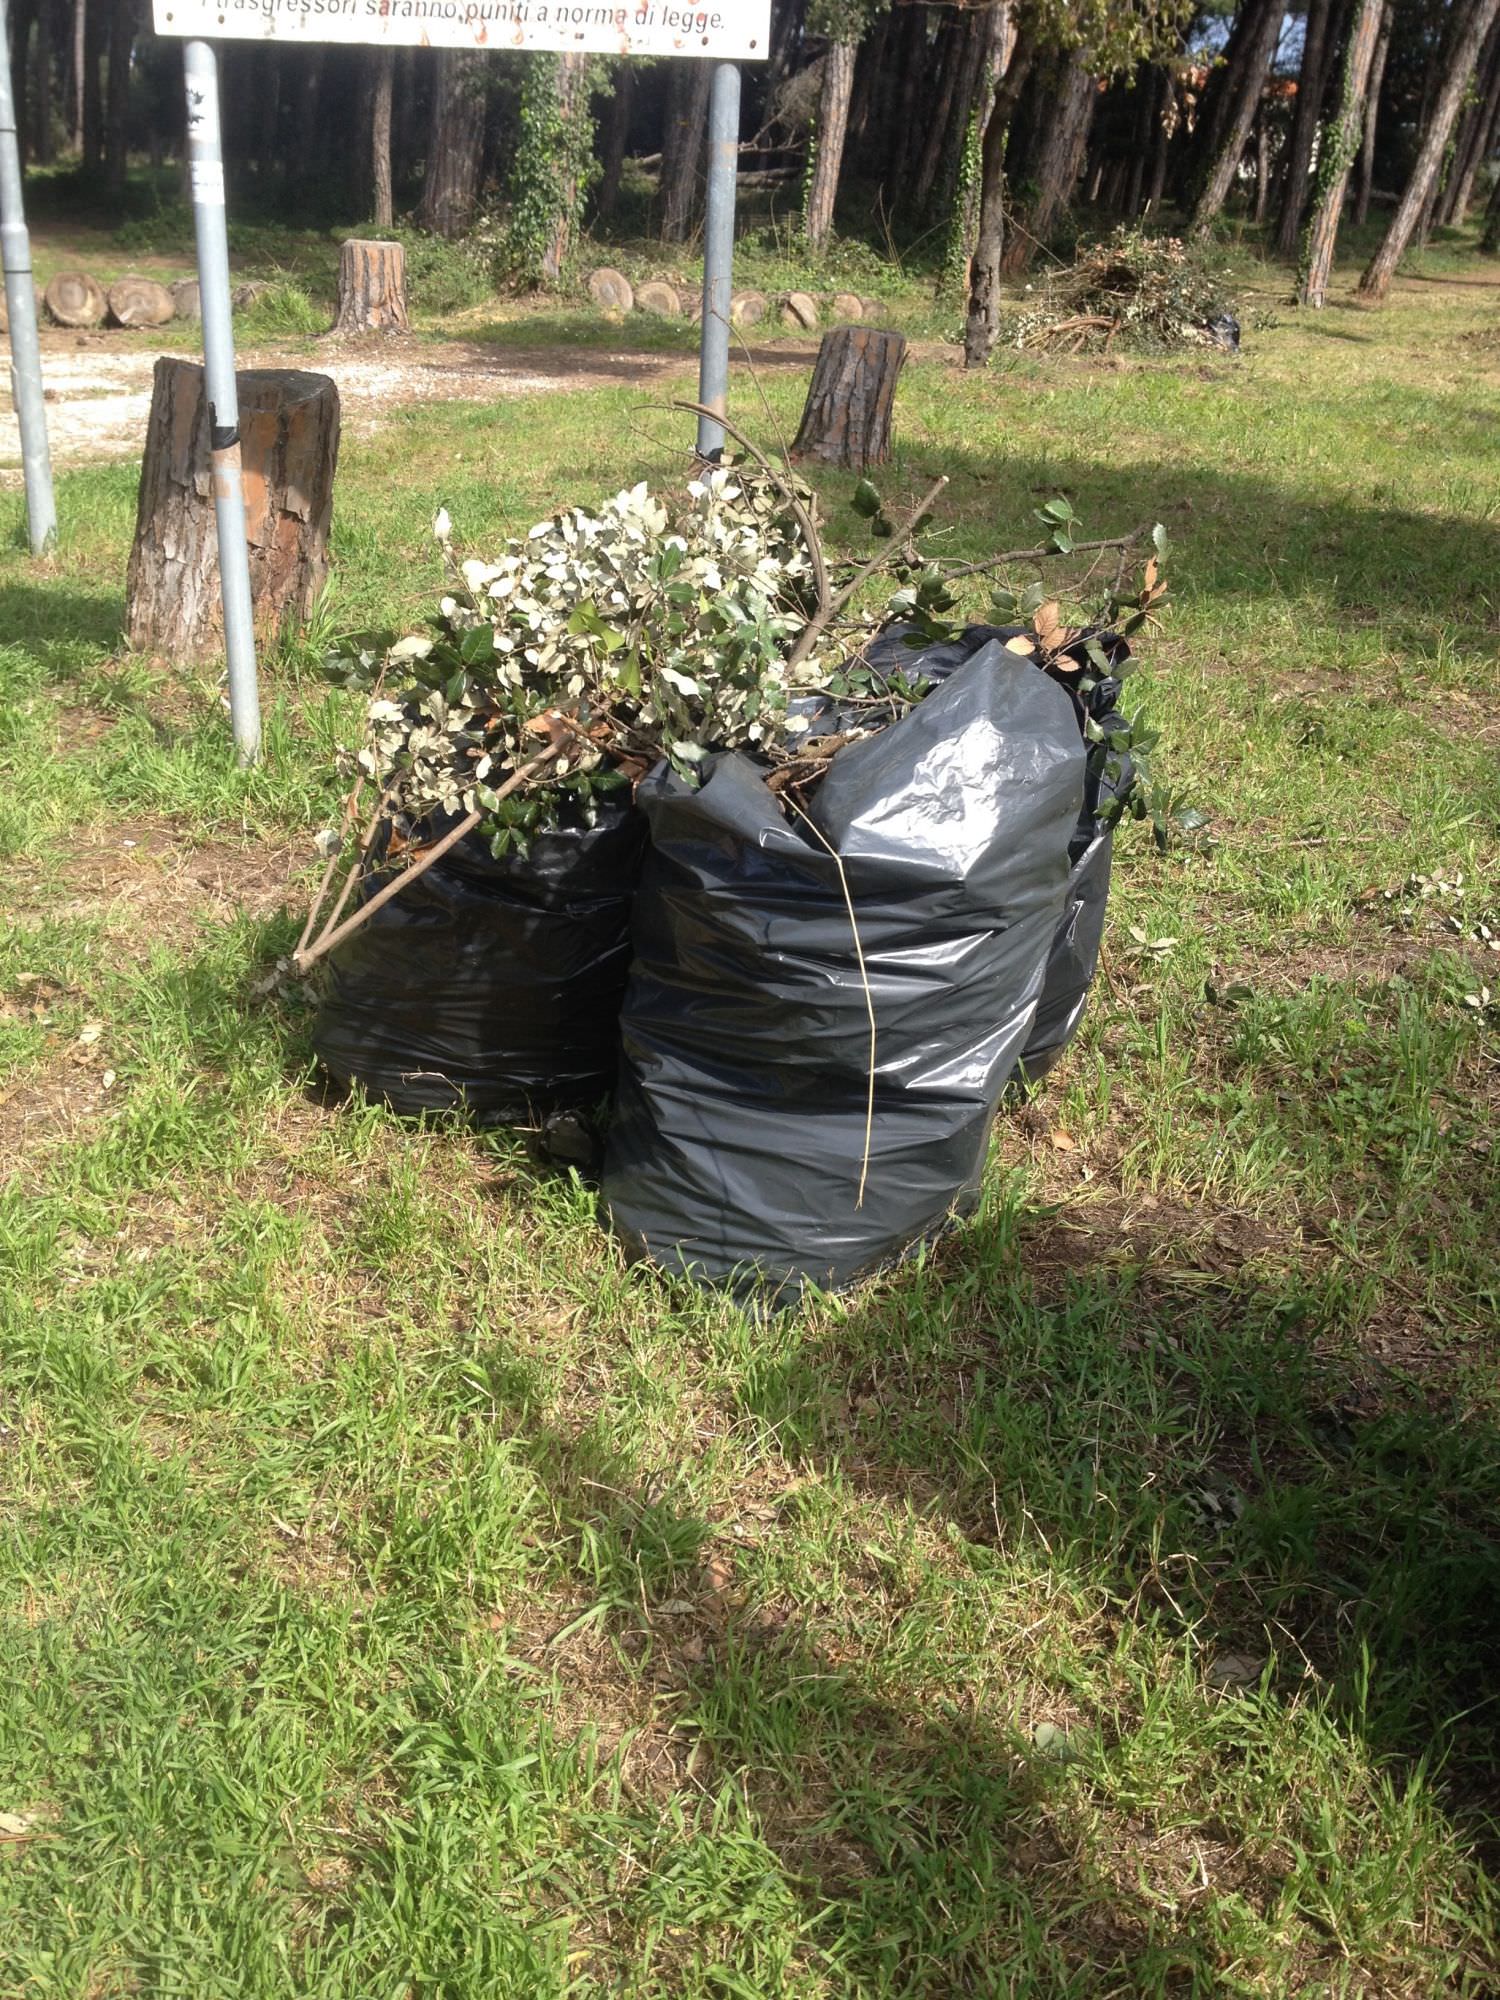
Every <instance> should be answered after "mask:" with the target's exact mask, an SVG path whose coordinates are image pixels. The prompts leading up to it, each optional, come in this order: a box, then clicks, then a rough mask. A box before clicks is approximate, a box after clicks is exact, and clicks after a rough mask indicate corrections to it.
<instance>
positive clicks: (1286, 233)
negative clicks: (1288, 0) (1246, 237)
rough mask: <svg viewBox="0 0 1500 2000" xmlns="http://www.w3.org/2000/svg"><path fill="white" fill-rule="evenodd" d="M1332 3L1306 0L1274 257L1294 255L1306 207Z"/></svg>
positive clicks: (1321, 94) (1321, 101)
mask: <svg viewBox="0 0 1500 2000" xmlns="http://www.w3.org/2000/svg"><path fill="white" fill-rule="evenodd" d="M1332 13H1333V5H1332V0H1308V7H1307V27H1306V31H1305V33H1304V35H1303V38H1302V65H1301V68H1300V70H1299V71H1298V75H1297V109H1296V114H1295V116H1294V117H1293V119H1292V136H1291V141H1290V143H1289V145H1288V147H1287V162H1286V179H1285V182H1284V184H1283V188H1282V197H1281V220H1280V222H1279V224H1278V225H1277V230H1276V254H1277V256H1278V257H1286V258H1291V257H1295V256H1296V254H1297V238H1298V236H1299V234H1300V233H1301V229H1302V210H1303V208H1304V207H1305V206H1306V203H1307V179H1308V174H1309V172H1310V170H1311V167H1312V155H1313V141H1314V140H1315V139H1316V137H1317V134H1318V121H1319V118H1320V117H1321V114H1322V109H1323V83H1324V75H1323V50H1324V45H1325V43H1326V42H1327V41H1328V39H1329V28H1330V23H1331V16H1332Z"/></svg>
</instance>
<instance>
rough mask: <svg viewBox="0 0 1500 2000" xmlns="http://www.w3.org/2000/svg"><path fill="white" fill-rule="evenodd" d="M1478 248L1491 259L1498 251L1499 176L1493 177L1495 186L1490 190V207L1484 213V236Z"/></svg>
mask: <svg viewBox="0 0 1500 2000" xmlns="http://www.w3.org/2000/svg"><path fill="white" fill-rule="evenodd" d="M1479 247H1480V249H1481V250H1482V251H1483V252H1484V254H1485V256H1486V257H1493V256H1494V254H1495V252H1496V251H1497V250H1500V174H1497V175H1496V176H1495V185H1494V186H1493V187H1492V188H1491V189H1490V205H1489V207H1488V208H1487V209H1486V210H1485V211H1484V235H1483V236H1482V237H1481V238H1480V241H1479Z"/></svg>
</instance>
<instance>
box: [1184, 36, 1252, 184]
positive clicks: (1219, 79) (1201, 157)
mask: <svg viewBox="0 0 1500 2000" xmlns="http://www.w3.org/2000/svg"><path fill="white" fill-rule="evenodd" d="M1260 23H1261V0H1243V4H1242V5H1241V6H1240V7H1239V9H1238V10H1237V12H1236V14H1235V17H1234V24H1233V26H1232V27H1231V28H1230V31H1229V39H1228V40H1227V41H1226V42H1225V44H1224V53H1223V59H1222V61H1221V62H1219V64H1218V65H1217V66H1216V67H1215V68H1214V69H1212V70H1211V71H1210V72H1209V78H1208V84H1207V87H1206V88H1205V90H1204V93H1203V99H1202V102H1201V103H1200V104H1199V106H1198V117H1197V128H1196V130H1195V131H1194V133H1193V134H1192V137H1191V140H1190V142H1189V150H1190V153H1191V160H1190V175H1189V177H1190V179H1191V180H1193V181H1197V180H1200V179H1206V178H1207V177H1208V174H1209V172H1210V171H1211V169H1212V167H1213V164H1214V162H1215V160H1217V159H1218V157H1219V154H1220V152H1221V151H1222V150H1223V146H1224V140H1225V136H1226V135H1227V133H1228V130H1229V120H1230V117H1231V115H1232V114H1233V112H1234V109H1235V106H1236V105H1237V104H1238V102H1239V98H1240V93H1241V91H1242V90H1243V89H1244V85H1245V65H1246V63H1247V62H1248V60H1249V57H1250V54H1251V47H1252V44H1253V43H1254V42H1255V40H1256V38H1257V36H1258V34H1259V31H1260Z"/></svg>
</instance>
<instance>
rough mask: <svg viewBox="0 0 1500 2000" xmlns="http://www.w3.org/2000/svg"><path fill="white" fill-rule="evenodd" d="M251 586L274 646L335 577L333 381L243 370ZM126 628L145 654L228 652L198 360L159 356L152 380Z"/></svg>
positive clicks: (261, 625)
mask: <svg viewBox="0 0 1500 2000" xmlns="http://www.w3.org/2000/svg"><path fill="white" fill-rule="evenodd" d="M235 382H236V384H237V388H238V394H239V405H240V454H241V465H242V479H243V484H244V492H245V533H246V537H247V539H248V541H249V544H250V590H251V596H252V600H253V603H254V607H255V625H256V631H257V633H258V634H259V636H260V639H261V641H262V643H270V642H272V641H274V640H275V639H277V638H278V637H279V636H280V635H281V634H282V633H283V632H284V631H287V630H289V629H291V628H292V627H294V626H296V625H297V624H298V623H300V622H301V621H302V620H303V619H305V618H306V617H307V615H308V613H309V612H310V611H311V609H312V606H313V603H314V600H315V599H316V598H317V595H318V593H319V591H320V590H321V589H322V587H323V580H324V578H325V577H326V575H327V573H328V524H329V519H330V517H331V515H332V512H333V476H334V470H335V467H336V466H337V463H338V449H339V394H338V390H337V389H336V388H335V387H334V384H333V382H332V381H331V380H330V378H329V377H328V376H326V375H313V374H310V373H308V372H306V371H304V370H303V369H300V368H247V369H243V370H241V371H240V373H239V374H237V375H236V377H235ZM125 617H126V632H127V634H128V637H129V640H130V644H131V645H132V646H135V647H137V648H139V649H141V650H142V651H150V652H159V653H165V654H167V655H168V656H169V657H171V658H174V659H184V660H202V659H209V658H212V657H213V656H214V655H215V654H216V653H218V652H220V651H221V650H222V648H223V621H222V612H221V608H220V604H219V556H218V542H217V537H216V533H215V527H214V505H213V476H212V471H211V467H210V464H209V411H208V406H207V402H206V399H205V396H204V389H203V370H202V368H201V367H200V366H199V364H198V363H197V362H196V361H180V360H174V359H172V358H171V357H169V356H166V355H163V357H162V358H161V359H160V360H159V361H158V362H157V364H156V376H155V380H154V382H153V384H152V393H151V417H150V422H149V425H148V427H147V431H146V451H145V457H144V459H143V461H142V464H141V485H140V495H139V499H138V501H137V504H136V523H135V542H134V544H133V546H132V548H131V551H130V567H129V571H128V574H127V577H126V614H125Z"/></svg>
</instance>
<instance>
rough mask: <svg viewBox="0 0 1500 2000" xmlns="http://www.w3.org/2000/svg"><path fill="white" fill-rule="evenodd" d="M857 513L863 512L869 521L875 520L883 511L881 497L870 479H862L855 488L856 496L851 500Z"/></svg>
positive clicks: (850, 503)
mask: <svg viewBox="0 0 1500 2000" xmlns="http://www.w3.org/2000/svg"><path fill="white" fill-rule="evenodd" d="M849 505H850V506H851V507H852V508H853V509H854V511H855V513H856V514H862V515H863V516H864V518H865V519H866V520H867V521H873V520H875V519H876V518H877V517H878V515H879V514H880V511H881V499H880V495H879V493H878V492H877V491H876V489H875V487H874V486H873V485H871V483H870V481H869V480H868V479H862V480H861V481H860V482H859V484H858V486H856V487H855V489H854V498H853V499H852V500H851V501H850V502H849Z"/></svg>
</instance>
